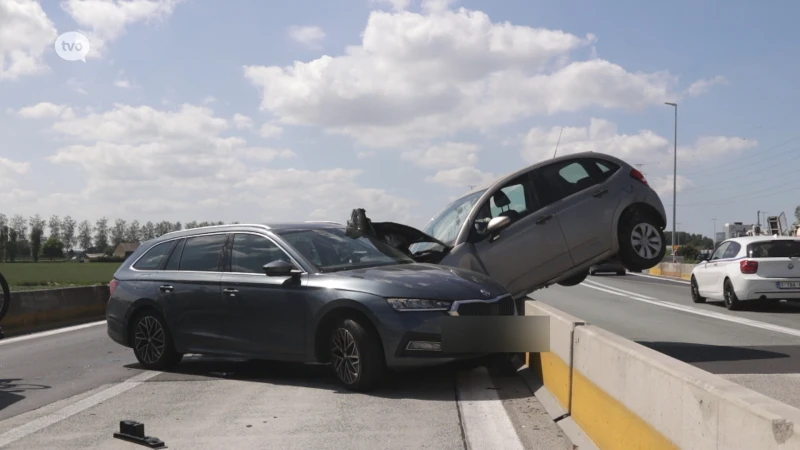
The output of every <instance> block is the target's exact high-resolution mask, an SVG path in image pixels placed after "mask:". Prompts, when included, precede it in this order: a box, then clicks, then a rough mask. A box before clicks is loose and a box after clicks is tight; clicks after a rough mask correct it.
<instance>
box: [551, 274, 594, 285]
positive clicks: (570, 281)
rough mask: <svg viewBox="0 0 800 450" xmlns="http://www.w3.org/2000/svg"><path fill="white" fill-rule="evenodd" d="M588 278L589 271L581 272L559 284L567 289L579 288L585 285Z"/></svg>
mask: <svg viewBox="0 0 800 450" xmlns="http://www.w3.org/2000/svg"><path fill="white" fill-rule="evenodd" d="M588 276H589V271H588V270H587V271H586V272H581V273H579V274H577V275H573V276H571V277H569V278H567V279H566V280H562V281H559V282H558V284H560V285H561V286H566V287H571V286H577V285H579V284H581V283H583V280H585V279H586V277H588Z"/></svg>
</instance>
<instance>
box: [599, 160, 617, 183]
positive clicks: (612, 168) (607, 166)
mask: <svg viewBox="0 0 800 450" xmlns="http://www.w3.org/2000/svg"><path fill="white" fill-rule="evenodd" d="M594 163H595V165H596V166H597V168H598V169H600V177H601V178H602V179H603V181H605V180H607V179H608V178H609V177H611V175H614V174H615V173H616V172H617V171H618V170H619V166H618V165H616V164H614V163H612V162H611V161H605V160H600V159H595V160H594Z"/></svg>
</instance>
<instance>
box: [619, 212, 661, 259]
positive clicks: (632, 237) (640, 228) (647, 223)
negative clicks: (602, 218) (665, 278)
mask: <svg viewBox="0 0 800 450" xmlns="http://www.w3.org/2000/svg"><path fill="white" fill-rule="evenodd" d="M645 242H646V244H645ZM666 252H667V246H666V242H665V239H664V232H663V231H662V230H661V229H660V227H659V226H658V224H657V223H656V222H655V220H653V219H652V218H650V217H649V216H647V215H644V214H638V213H637V214H634V215H633V216H631V217H630V218H628V219H626V220H625V221H624V222H623V223H622V224H621V225H620V227H619V259H620V260H621V262H622V264H623V265H624V266H625V268H627V269H629V270H631V271H642V270H646V269H650V268H652V267H655V266H656V265H658V263H660V262H661V260H662V259H664V255H665V254H666Z"/></svg>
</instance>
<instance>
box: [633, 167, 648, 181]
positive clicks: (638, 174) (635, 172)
mask: <svg viewBox="0 0 800 450" xmlns="http://www.w3.org/2000/svg"><path fill="white" fill-rule="evenodd" d="M631 177H632V178H635V179H636V181H638V182H640V183H642V184H647V180H646V179H645V177H644V174H643V173H642V172H639V171H638V170H636V169H633V170H631Z"/></svg>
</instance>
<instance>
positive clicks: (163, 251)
mask: <svg viewBox="0 0 800 450" xmlns="http://www.w3.org/2000/svg"><path fill="white" fill-rule="evenodd" d="M172 244H173V243H172V241H169V242H162V243H160V244H158V245H156V246H155V247H153V248H151V249H150V250H148V251H147V253H145V254H144V256H142V257H141V258H139V260H138V261H136V263H135V264H134V265H133V268H134V269H136V270H158V269H159V268H160V267H161V263H163V262H164V258H166V257H167V253H169V249H170V247H172Z"/></svg>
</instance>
